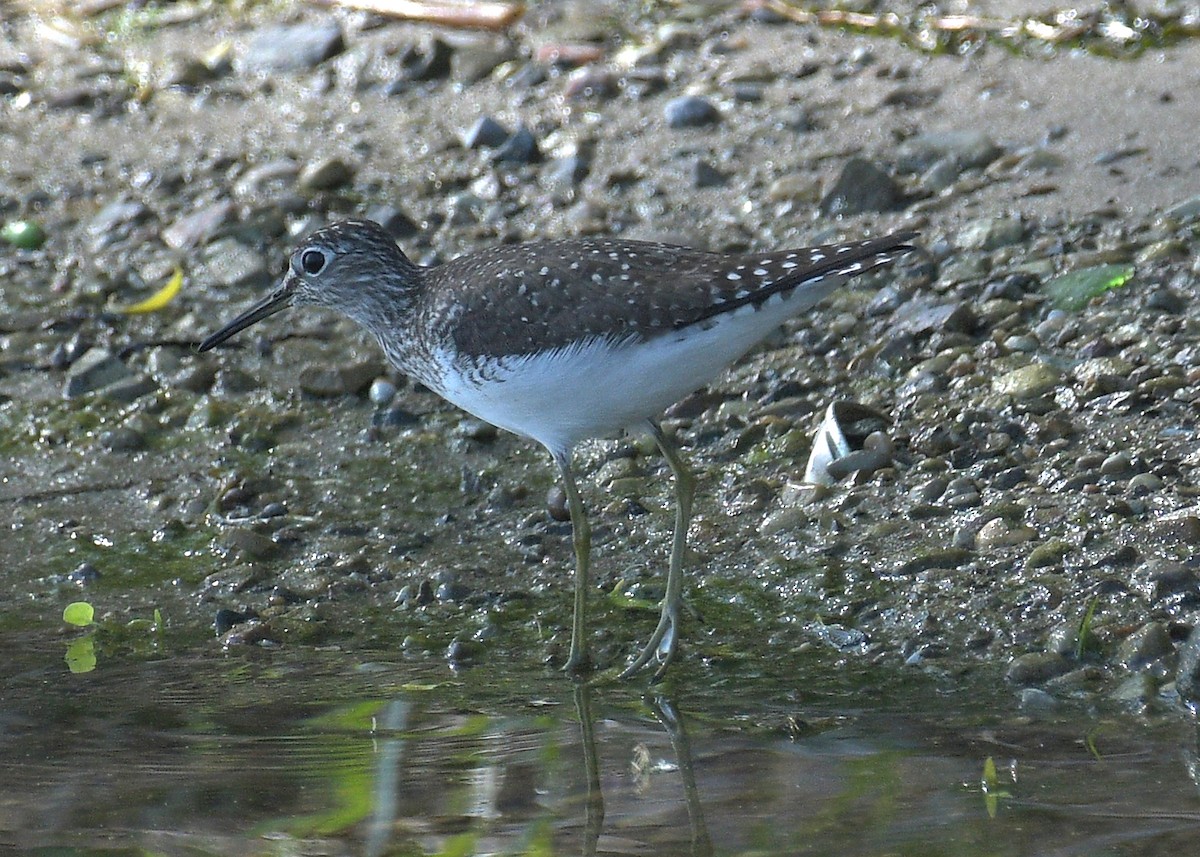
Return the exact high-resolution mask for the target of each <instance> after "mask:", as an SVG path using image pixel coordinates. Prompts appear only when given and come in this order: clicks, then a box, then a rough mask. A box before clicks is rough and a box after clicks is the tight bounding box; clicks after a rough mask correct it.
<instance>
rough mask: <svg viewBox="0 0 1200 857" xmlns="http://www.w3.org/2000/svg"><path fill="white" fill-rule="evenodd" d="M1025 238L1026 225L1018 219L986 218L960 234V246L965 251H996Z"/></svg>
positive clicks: (975, 222)
mask: <svg viewBox="0 0 1200 857" xmlns="http://www.w3.org/2000/svg"><path fill="white" fill-rule="evenodd" d="M1024 237H1025V224H1024V223H1022V222H1021V221H1020V219H1019V218H1016V217H984V218H982V219H980V220H976V221H974V222H972V223H969V224H967V226H965V227H964V228H963V229H962V230H960V231H959V233H958V239H957V241H958V246H959V247H962V248H963V249H965V250H996V249H998V248H1000V247H1007V246H1008V245H1010V244H1017V243H1019V242H1020V241H1021V239H1023V238H1024Z"/></svg>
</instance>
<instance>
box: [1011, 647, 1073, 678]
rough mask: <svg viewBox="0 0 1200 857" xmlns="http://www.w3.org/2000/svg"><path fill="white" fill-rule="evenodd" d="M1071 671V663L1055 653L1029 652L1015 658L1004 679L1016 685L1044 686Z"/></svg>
mask: <svg viewBox="0 0 1200 857" xmlns="http://www.w3.org/2000/svg"><path fill="white" fill-rule="evenodd" d="M1070 669H1071V662H1070V661H1069V660H1067V659H1066V658H1064V657H1063V656H1062V655H1060V654H1057V653H1055V652H1029V653H1028V654H1024V655H1020V656H1018V657H1016V658H1013V659H1012V661H1010V662H1009V664H1008V669H1006V670H1005V672H1004V677H1005V679H1007V680H1008V681H1009V682H1011V683H1012V684H1015V685H1021V686H1024V685H1030V684H1043V683H1044V682H1046V681H1049V680H1050V679H1052V678H1055V677H1056V676H1060V675H1063V674H1064V673H1066V672H1068V671H1069V670H1070Z"/></svg>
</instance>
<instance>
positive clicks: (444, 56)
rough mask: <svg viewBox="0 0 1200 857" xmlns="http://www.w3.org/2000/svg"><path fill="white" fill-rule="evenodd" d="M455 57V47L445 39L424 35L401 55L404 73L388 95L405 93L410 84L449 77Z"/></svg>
mask: <svg viewBox="0 0 1200 857" xmlns="http://www.w3.org/2000/svg"><path fill="white" fill-rule="evenodd" d="M453 56H454V48H453V46H451V45H450V44H449V43H447V42H446V41H445V40H444V39H441V38H439V37H438V36H435V35H433V34H431V33H426V34H424V35H423V36H422V37H421V38H420V39H419V40H418V41H417V42H416V43H414V44H411V45H409V46H408V47H407V48H405V50H404V51H403V52H402V53H401V54H400V64H401V66H402V68H403V72H402V73H401V76H400V77H399V78H398V79H396V80H394V81H392V83H391V84H389V85H388V86H387V88H386V90H385V92H386V94H387V95H397V94H399V93H401V92H405V91H407V90H408V89H409V85H410V83H414V82H421V81H429V80H440V79H442V78H445V77H449V76H450V72H451V70H452V68H453Z"/></svg>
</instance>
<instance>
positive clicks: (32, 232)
mask: <svg viewBox="0 0 1200 857" xmlns="http://www.w3.org/2000/svg"><path fill="white" fill-rule="evenodd" d="M0 238H2V239H4V240H5V241H7V242H8V243H9V244H11V245H13V246H14V247H20V248H21V249H22V250H36V249H37V248H39V247H41V246H42V245H43V244H44V243H46V233H45V231H43V229H42V227H41V226H39V225H38V224H37V222H36V221H33V220H10V221H8V223H5V224H4V226H3V228H0Z"/></svg>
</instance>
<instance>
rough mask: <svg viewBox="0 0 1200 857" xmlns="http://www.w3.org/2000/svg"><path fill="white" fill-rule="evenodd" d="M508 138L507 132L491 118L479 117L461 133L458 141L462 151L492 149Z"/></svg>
mask: <svg viewBox="0 0 1200 857" xmlns="http://www.w3.org/2000/svg"><path fill="white" fill-rule="evenodd" d="M508 137H509V131H508V129H507V128H505V127H504V126H503V125H501V124H500V123H499V122H497V121H496V120H495V119H493V118H492V117H491V116H480V117H479V118H478V119H476V120H475V122H474V123H473V124H472V125H471V127H470V128H468V129H467V130H466V131H464V132H463V133H462V135H461V136H460V137H459V140H460V141H461V142H462V145H463V148H464V149H482V148H488V149H494V148H496V147H497V146H499V145H501V144H502V143H503V142H504V141H505V140H507V139H508Z"/></svg>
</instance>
